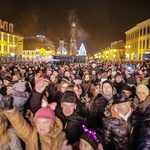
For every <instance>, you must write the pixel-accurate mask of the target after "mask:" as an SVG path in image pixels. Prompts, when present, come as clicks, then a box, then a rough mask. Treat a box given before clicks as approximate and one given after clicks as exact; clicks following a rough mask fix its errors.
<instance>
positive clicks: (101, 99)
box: [80, 91, 115, 129]
mask: <svg viewBox="0 0 150 150" xmlns="http://www.w3.org/2000/svg"><path fill="white" fill-rule="evenodd" d="M113 94H115V91H113ZM112 102H113V98H111V99H108V98H106V97H105V96H104V94H103V93H101V94H98V95H97V96H96V97H95V99H94V100H93V101H91V102H90V104H89V106H88V107H86V104H85V105H82V107H81V109H80V113H81V114H82V116H84V117H86V118H87V120H88V122H87V124H88V127H89V128H93V129H97V128H101V127H102V118H103V117H104V114H105V112H107V110H108V109H109V108H110V107H111V105H112Z"/></svg>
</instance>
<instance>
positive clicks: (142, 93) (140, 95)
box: [137, 90, 148, 102]
mask: <svg viewBox="0 0 150 150" xmlns="http://www.w3.org/2000/svg"><path fill="white" fill-rule="evenodd" d="M137 96H138V98H139V100H140V102H143V101H145V100H146V98H147V96H148V93H147V92H146V91H144V90H138V91H137Z"/></svg>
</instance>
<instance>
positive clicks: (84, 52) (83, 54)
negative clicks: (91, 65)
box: [78, 43, 86, 56]
mask: <svg viewBox="0 0 150 150" xmlns="http://www.w3.org/2000/svg"><path fill="white" fill-rule="evenodd" d="M78 55H79V56H86V49H85V46H84V44H83V43H82V44H81V46H80V49H79V53H78Z"/></svg>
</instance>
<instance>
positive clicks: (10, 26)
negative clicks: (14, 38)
mask: <svg viewBox="0 0 150 150" xmlns="http://www.w3.org/2000/svg"><path fill="white" fill-rule="evenodd" d="M9 32H13V24H12V23H10V24H9Z"/></svg>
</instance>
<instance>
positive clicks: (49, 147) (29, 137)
mask: <svg viewBox="0 0 150 150" xmlns="http://www.w3.org/2000/svg"><path fill="white" fill-rule="evenodd" d="M6 115H7V117H8V119H9V121H10V123H11V125H12V127H13V128H14V129H15V132H16V134H17V135H18V136H19V137H20V138H21V139H22V140H23V141H24V142H25V145H26V149H27V150H38V134H37V131H36V128H35V127H34V126H32V125H30V124H28V123H27V122H26V120H25V119H24V118H23V116H22V115H21V114H20V113H19V112H18V110H17V109H16V108H13V109H12V110H11V111H7V112H6ZM62 129H63V126H62V123H61V121H60V120H59V119H58V118H57V117H56V119H55V123H54V127H53V129H52V130H51V132H50V133H48V134H46V135H43V136H41V135H39V140H40V143H41V148H42V150H60V149H61V147H62V144H63V142H64V140H65V133H64V132H63V131H62Z"/></svg>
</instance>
